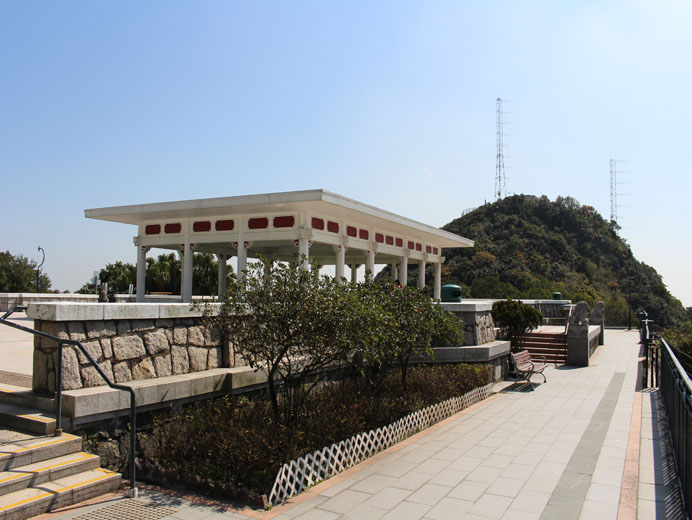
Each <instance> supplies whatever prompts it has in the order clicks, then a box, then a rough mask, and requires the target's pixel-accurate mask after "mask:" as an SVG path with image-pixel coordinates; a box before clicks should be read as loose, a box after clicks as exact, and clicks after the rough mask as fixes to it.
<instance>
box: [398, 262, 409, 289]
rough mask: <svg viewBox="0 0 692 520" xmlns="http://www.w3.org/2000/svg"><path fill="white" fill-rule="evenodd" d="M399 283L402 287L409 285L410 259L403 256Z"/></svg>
mask: <svg viewBox="0 0 692 520" xmlns="http://www.w3.org/2000/svg"><path fill="white" fill-rule="evenodd" d="M399 281H400V282H401V285H408V257H407V256H402V257H401V262H400V263H399Z"/></svg>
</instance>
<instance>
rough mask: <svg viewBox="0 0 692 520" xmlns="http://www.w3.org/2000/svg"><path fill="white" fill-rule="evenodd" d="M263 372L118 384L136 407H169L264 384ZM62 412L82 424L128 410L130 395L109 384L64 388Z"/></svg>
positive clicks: (219, 371)
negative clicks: (181, 402) (176, 402)
mask: <svg viewBox="0 0 692 520" xmlns="http://www.w3.org/2000/svg"><path fill="white" fill-rule="evenodd" d="M266 380H267V378H266V374H265V373H264V372H263V371H255V370H254V369H252V368H250V367H239V368H215V369H211V370H205V371H203V372H192V373H189V374H180V375H175V376H168V377H159V378H155V379H144V380H138V381H129V382H127V383H122V385H123V386H129V387H130V388H132V389H134V391H135V402H136V404H137V410H138V411H142V410H143V409H144V410H150V409H155V408H161V407H165V406H169V405H170V404H171V403H173V402H175V401H181V400H187V401H189V400H191V399H195V398H197V399H199V398H203V397H207V396H209V395H213V394H216V393H234V391H235V390H238V389H240V388H243V389H248V388H252V387H255V386H260V385H263V384H264V383H266ZM62 399H63V404H62V413H63V416H67V417H69V418H70V419H71V422H72V425H73V426H76V425H79V424H85V423H88V422H92V421H94V420H103V419H106V418H109V417H115V416H119V415H123V414H124V413H129V410H130V394H129V393H128V392H124V391H122V390H116V389H114V388H110V387H109V386H96V387H91V388H80V389H78V390H65V391H63V393H62Z"/></svg>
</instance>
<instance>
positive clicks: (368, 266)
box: [365, 249, 375, 280]
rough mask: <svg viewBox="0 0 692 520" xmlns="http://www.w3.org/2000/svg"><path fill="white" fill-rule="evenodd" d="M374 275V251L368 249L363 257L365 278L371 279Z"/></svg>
mask: <svg viewBox="0 0 692 520" xmlns="http://www.w3.org/2000/svg"><path fill="white" fill-rule="evenodd" d="M374 277H375V251H374V250H372V249H371V250H370V251H368V252H367V253H366V257H365V279H366V280H372V279H373V278H374Z"/></svg>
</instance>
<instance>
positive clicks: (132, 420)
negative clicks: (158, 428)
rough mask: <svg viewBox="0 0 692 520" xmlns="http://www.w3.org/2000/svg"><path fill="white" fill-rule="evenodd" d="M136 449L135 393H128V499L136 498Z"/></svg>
mask: <svg viewBox="0 0 692 520" xmlns="http://www.w3.org/2000/svg"><path fill="white" fill-rule="evenodd" d="M136 448H137V412H136V408H135V392H134V390H133V391H132V392H131V393H130V492H129V493H128V495H129V497H130V498H137V480H136V478H135V475H136V473H137V468H136V466H135V451H136Z"/></svg>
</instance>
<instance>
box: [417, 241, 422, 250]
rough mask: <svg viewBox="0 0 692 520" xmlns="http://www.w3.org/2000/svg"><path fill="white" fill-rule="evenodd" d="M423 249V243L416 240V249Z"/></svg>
mask: <svg viewBox="0 0 692 520" xmlns="http://www.w3.org/2000/svg"><path fill="white" fill-rule="evenodd" d="M422 250H423V244H419V243H418V242H416V251H422Z"/></svg>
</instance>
